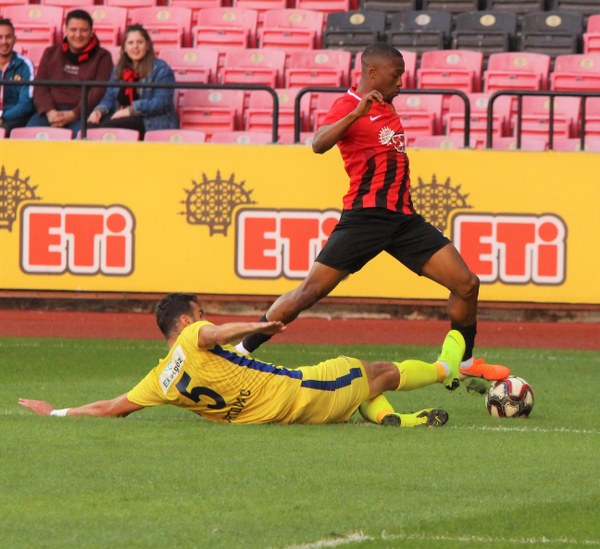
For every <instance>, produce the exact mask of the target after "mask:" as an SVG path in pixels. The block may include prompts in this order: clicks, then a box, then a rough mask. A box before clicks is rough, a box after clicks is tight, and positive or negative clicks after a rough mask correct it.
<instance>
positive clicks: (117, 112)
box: [88, 25, 179, 138]
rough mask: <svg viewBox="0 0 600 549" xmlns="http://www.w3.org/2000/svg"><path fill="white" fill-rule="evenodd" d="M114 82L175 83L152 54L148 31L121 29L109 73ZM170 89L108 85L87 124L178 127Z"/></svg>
mask: <svg viewBox="0 0 600 549" xmlns="http://www.w3.org/2000/svg"><path fill="white" fill-rule="evenodd" d="M111 81H114V82H155V83H158V82H165V83H166V82H175V75H174V73H173V70H172V69H171V67H169V65H167V63H165V62H164V61H163V60H162V59H158V58H157V57H156V56H155V55H154V45H153V44H152V39H151V38H150V35H149V34H148V31H146V29H145V28H144V27H142V26H141V25H131V26H129V27H127V30H126V31H125V38H124V40H123V46H122V48H121V55H120V57H119V61H118V63H117V66H116V67H115V68H114V70H113V73H112V75H111ZM174 98H175V90H174V89H173V88H141V87H133V86H132V87H115V88H108V89H107V90H106V93H105V94H104V98H103V99H102V101H100V103H99V104H98V106H97V107H96V108H95V109H94V110H93V111H92V113H91V114H90V117H89V118H88V122H89V123H90V127H98V126H100V127H109V128H127V129H132V130H137V131H139V132H140V138H143V136H144V133H145V132H146V131H150V130H166V129H175V128H178V127H179V120H178V118H177V111H176V108H175V99H174Z"/></svg>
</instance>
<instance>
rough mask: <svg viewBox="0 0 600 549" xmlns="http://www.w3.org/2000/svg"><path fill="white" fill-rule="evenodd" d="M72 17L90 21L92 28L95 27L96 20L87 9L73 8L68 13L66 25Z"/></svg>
mask: <svg viewBox="0 0 600 549" xmlns="http://www.w3.org/2000/svg"><path fill="white" fill-rule="evenodd" d="M71 19H82V20H83V21H87V22H88V23H89V25H90V28H94V20H93V19H92V16H91V15H90V14H89V13H88V12H87V11H85V10H71V11H70V12H69V13H67V17H66V19H65V25H68V24H69V21H71Z"/></svg>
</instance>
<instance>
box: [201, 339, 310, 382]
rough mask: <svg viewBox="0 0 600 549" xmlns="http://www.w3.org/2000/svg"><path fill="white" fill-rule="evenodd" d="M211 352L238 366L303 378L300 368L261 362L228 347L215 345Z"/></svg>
mask: <svg viewBox="0 0 600 549" xmlns="http://www.w3.org/2000/svg"><path fill="white" fill-rule="evenodd" d="M210 352H211V353H213V354H215V355H217V356H218V357H221V358H223V359H225V360H226V361H227V362H231V363H232V364H237V365H238V366H242V367H243V368H249V369H250V370H258V371H259V372H265V373H267V374H274V375H277V376H287V377H292V378H294V379H302V372H301V371H300V370H288V369H287V368H282V367H280V366H274V365H273V364H269V363H268V362H260V361H259V360H255V359H253V358H250V357H247V356H243V355H238V354H237V353H234V352H233V351H228V350H227V349H223V347H220V346H219V345H215V346H214V348H213V349H210Z"/></svg>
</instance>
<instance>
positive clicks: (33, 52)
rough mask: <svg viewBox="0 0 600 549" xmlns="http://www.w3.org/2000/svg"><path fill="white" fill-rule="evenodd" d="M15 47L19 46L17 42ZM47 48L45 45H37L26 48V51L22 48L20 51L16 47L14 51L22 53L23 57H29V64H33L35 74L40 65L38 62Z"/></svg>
mask: <svg viewBox="0 0 600 549" xmlns="http://www.w3.org/2000/svg"><path fill="white" fill-rule="evenodd" d="M17 46H19V43H18V42H17ZM47 47H48V46H46V44H37V45H33V46H27V49H24V48H23V49H20V48H18V47H15V49H16V50H18V51H21V53H23V55H26V56H27V57H29V59H31V62H32V63H33V68H34V69H35V71H36V72H37V69H38V67H39V65H40V60H41V58H42V55H43V53H44V51H45V49H46V48H47Z"/></svg>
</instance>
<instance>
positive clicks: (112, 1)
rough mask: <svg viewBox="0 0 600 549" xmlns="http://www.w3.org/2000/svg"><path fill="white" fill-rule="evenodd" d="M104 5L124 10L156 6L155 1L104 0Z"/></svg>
mask: <svg viewBox="0 0 600 549" xmlns="http://www.w3.org/2000/svg"><path fill="white" fill-rule="evenodd" d="M104 5H106V6H115V7H117V8H126V9H136V8H151V7H153V6H156V0H104ZM128 21H129V22H131V20H128Z"/></svg>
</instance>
